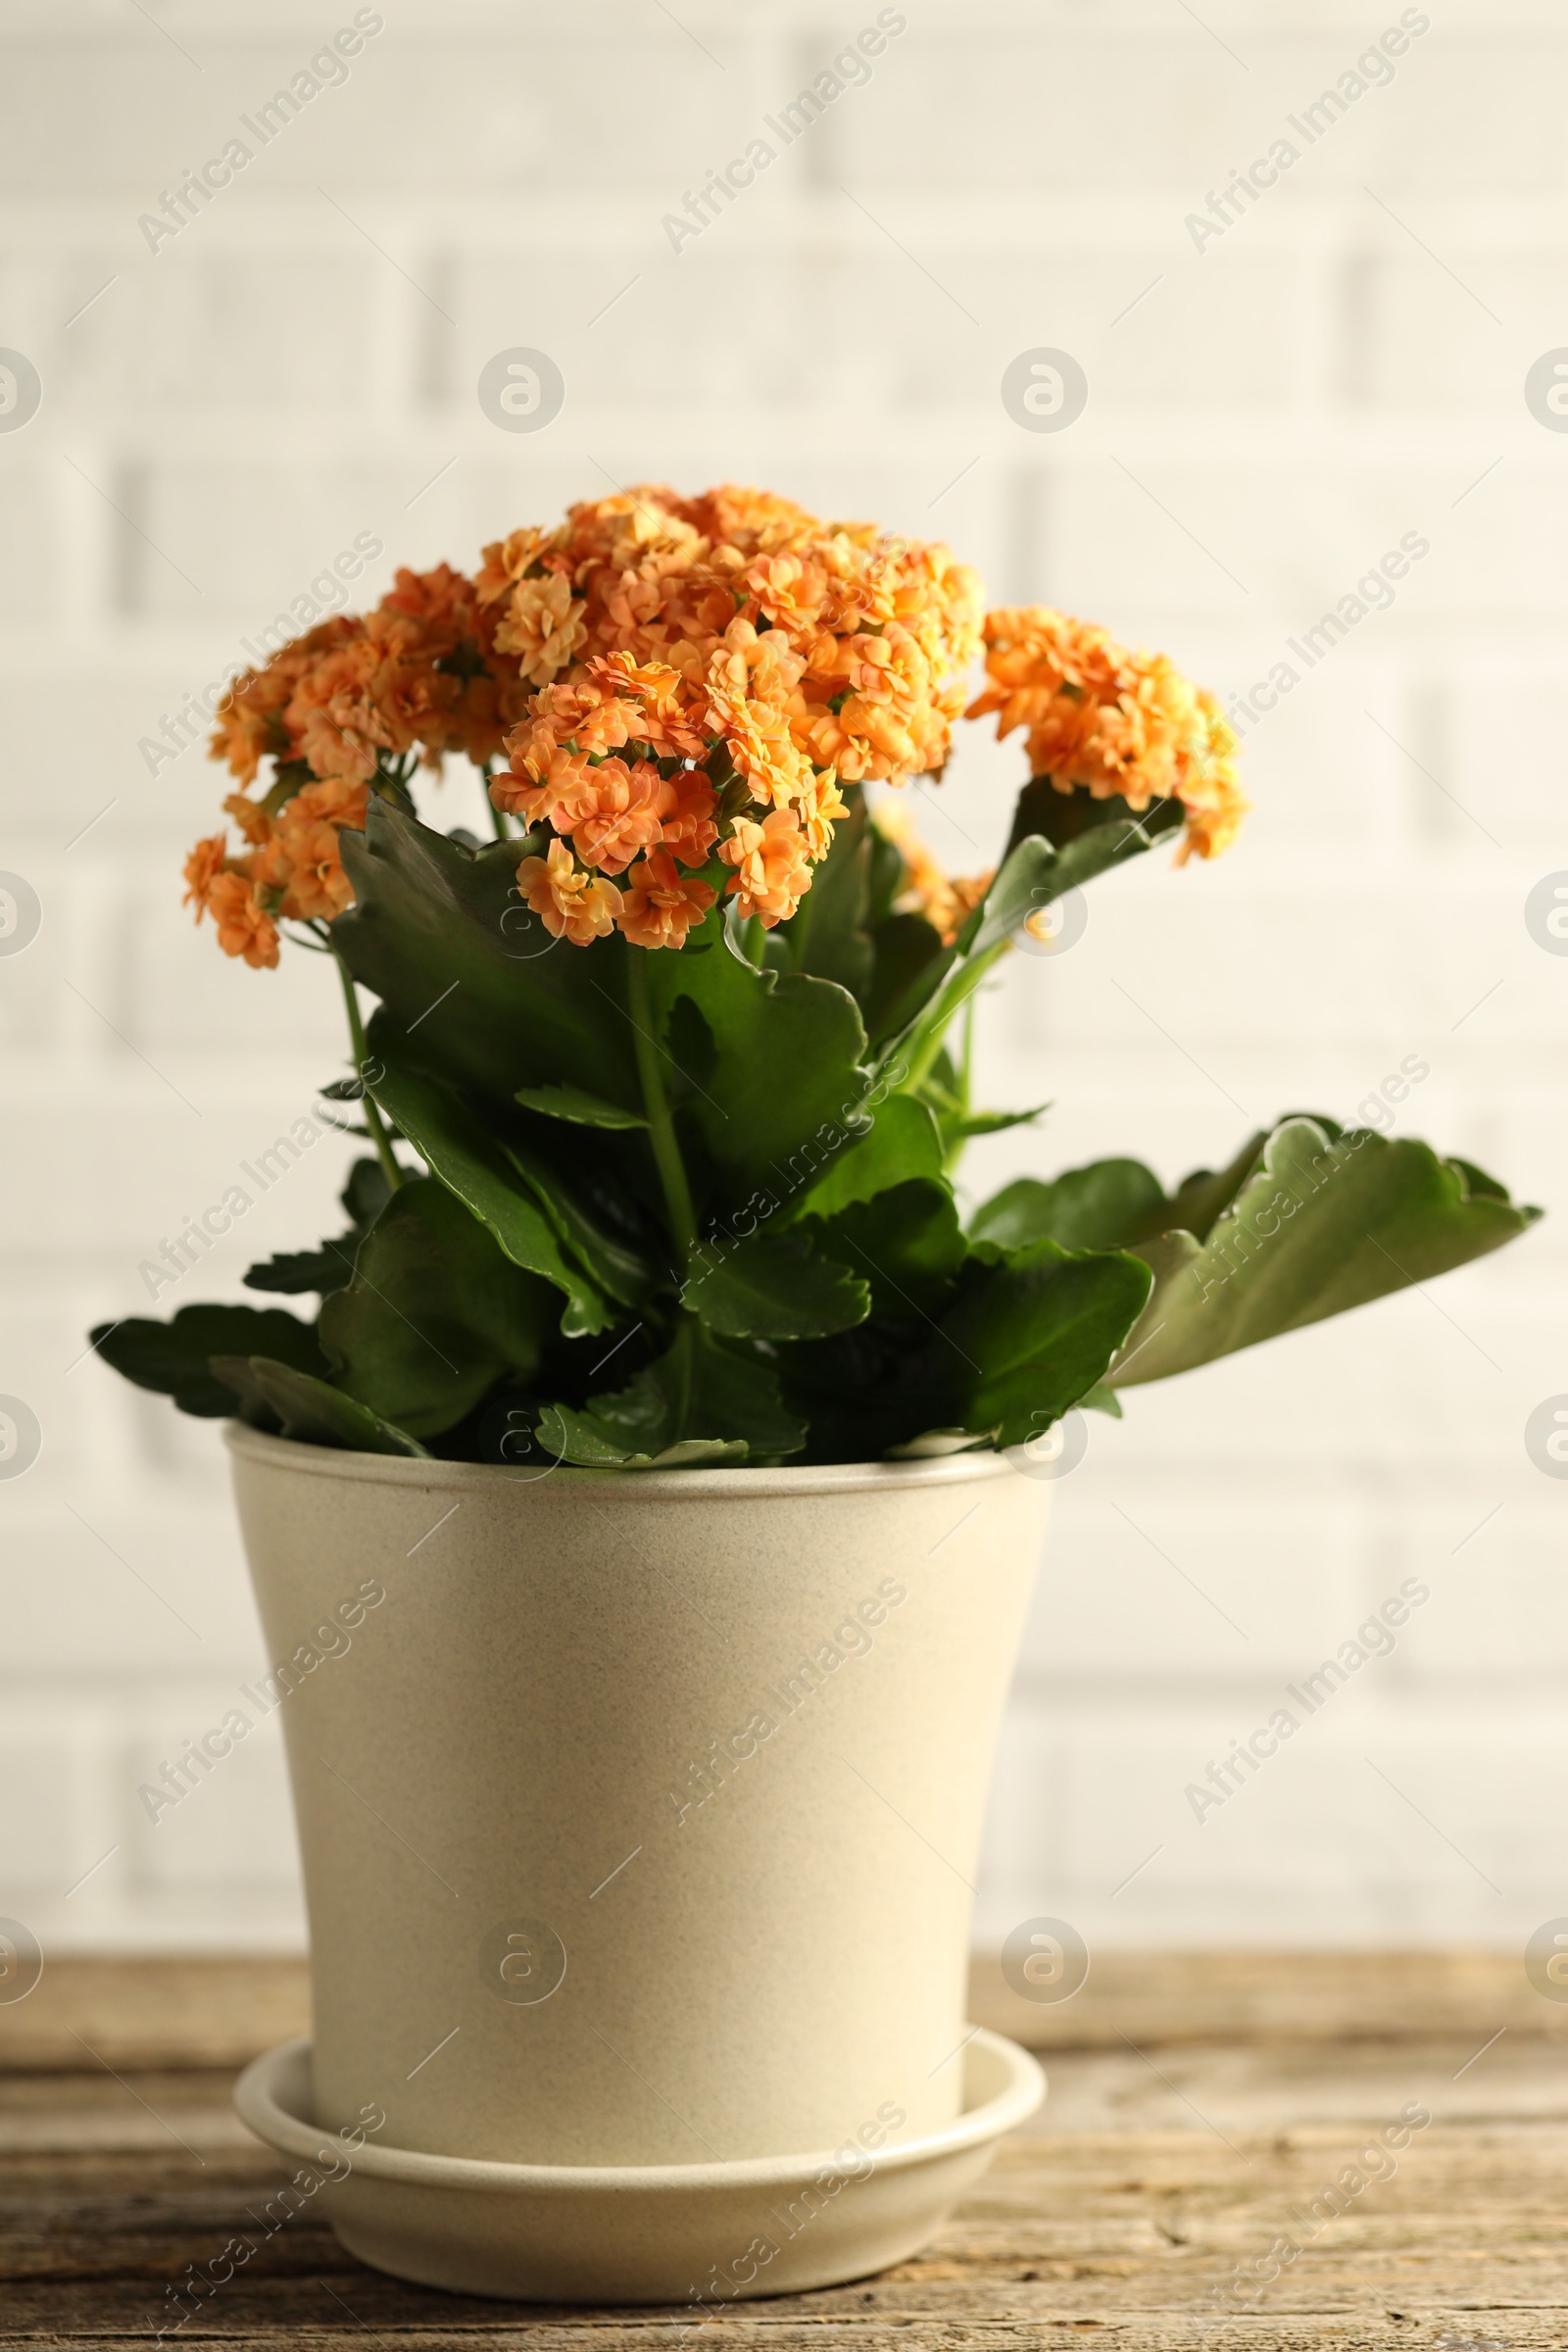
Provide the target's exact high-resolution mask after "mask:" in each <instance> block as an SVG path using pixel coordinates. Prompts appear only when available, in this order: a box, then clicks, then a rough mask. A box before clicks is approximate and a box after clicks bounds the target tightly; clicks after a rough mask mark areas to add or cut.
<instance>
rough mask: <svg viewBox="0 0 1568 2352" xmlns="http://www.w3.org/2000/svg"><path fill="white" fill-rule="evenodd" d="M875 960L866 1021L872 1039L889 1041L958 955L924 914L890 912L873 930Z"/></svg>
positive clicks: (933, 990) (915, 1012) (919, 1008)
mask: <svg viewBox="0 0 1568 2352" xmlns="http://www.w3.org/2000/svg"><path fill="white" fill-rule="evenodd" d="M871 945H872V949H873V951H874V955H875V962H874V965H873V968H872V973H871V985H870V988H869V990H868V992H867V994H866V999H865V1026H866V1030H867V1033H868V1035H869V1036H870V1038H871V1039H872V1041H873V1043H874V1044H876V1045H878V1046H882V1045H886V1043H887V1042H888V1040H889V1039H890V1038H894V1037H898V1036H899V1035H901V1034H902V1032H903V1031H904V1030H906V1029H907V1027H908V1026H909V1023H910V1022H911V1021H912V1020H914V1019H915V1018H916V1017H917V1015H918V1014H919V1013H921V1012H922V1011H923V1010H924V1009H925V1006H926V1005H928V1004H929V1003H930V1001H931V999H932V998H933V997H934V996H935V994H936V992H937V990H938V989H939V988H940V987H941V985H942V982H943V980H944V979H945V977H946V976H947V974H948V972H949V971H950V970H951V968H952V966H953V963H954V961H955V959H956V955H957V950H956V948H945V947H944V946H943V944H942V934H941V932H940V931H938V929H937V928H936V925H935V924H934V923H928V922H927V921H926V919H925V916H924V915H923V914H890V915H887V916H885V917H884V919H883V920H882V921H881V922H880V923H878V924H877V926H876V928H875V930H874V931H873V932H872V934H871Z"/></svg>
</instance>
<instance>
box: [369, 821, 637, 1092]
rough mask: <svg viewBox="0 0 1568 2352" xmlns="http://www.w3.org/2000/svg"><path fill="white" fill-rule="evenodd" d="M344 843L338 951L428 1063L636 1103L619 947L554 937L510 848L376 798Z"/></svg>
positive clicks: (471, 1077)
mask: <svg viewBox="0 0 1568 2352" xmlns="http://www.w3.org/2000/svg"><path fill="white" fill-rule="evenodd" d="M339 842H340V846H341V848H342V852H343V862H344V866H345V868H346V870H347V872H348V875H349V879H350V880H351V881H352V882H353V884H354V893H355V904H354V905H353V906H352V907H348V908H347V909H346V910H345V911H344V912H343V913H342V914H340V915H339V916H338V917H337V918H336V920H335V921H334V923H333V924H332V943H333V946H334V947H335V948H336V949H337V951H338V953H339V954H340V955H341V956H342V957H343V959H344V961H345V963H346V964H347V965H348V967H349V970H350V971H351V972H352V973H353V974H354V977H355V978H356V979H357V980H361V981H363V982H364V984H365V985H366V987H367V988H369V989H372V990H373V991H374V992H375V994H376V995H377V996H378V997H379V998H380V1000H381V1003H382V1005H383V1006H384V1007H385V1010H386V1014H387V1018H388V1020H389V1021H390V1022H392V1023H393V1024H395V1027H396V1030H397V1032H398V1033H399V1034H400V1035H401V1036H403V1037H405V1038H411V1039H414V1040H416V1041H417V1046H418V1050H419V1053H420V1055H421V1057H422V1058H423V1059H425V1060H426V1061H427V1063H428V1064H429V1065H430V1066H432V1067H434V1068H436V1069H439V1070H440V1071H441V1072H442V1073H443V1074H444V1075H449V1076H450V1077H451V1078H452V1079H453V1080H454V1081H455V1082H457V1083H461V1084H466V1085H469V1086H474V1087H477V1088H480V1089H481V1090H483V1091H484V1092H486V1093H489V1094H491V1095H494V1096H495V1097H497V1098H498V1099H499V1100H500V1101H501V1102H503V1103H511V1102H512V1101H513V1100H514V1098H515V1095H516V1092H517V1089H518V1088H519V1087H523V1086H550V1085H568V1086H576V1087H582V1088H583V1089H584V1090H585V1091H586V1092H587V1093H589V1094H592V1095H597V1096H600V1097H602V1098H603V1099H604V1100H605V1101H606V1102H608V1103H621V1104H623V1105H624V1106H626V1107H627V1108H630V1109H640V1108H641V1106H642V1098H641V1095H640V1093H639V1091H638V1086H637V1071H636V1062H635V1057H634V1054H633V1051H632V1046H633V1033H632V1029H631V1024H630V1022H629V1020H628V1018H627V1015H626V1008H625V1007H626V954H625V942H624V940H622V939H621V938H620V937H619V935H618V934H615V935H613V936H612V937H610V938H608V939H601V940H596V941H595V942H594V944H593V945H592V946H591V947H587V948H576V947H573V946H572V945H571V944H570V943H569V942H568V941H564V940H552V939H551V937H550V935H549V933H548V932H547V931H546V930H545V929H544V926H543V925H542V923H541V922H540V921H539V918H538V916H537V915H534V914H531V913H530V912H529V910H528V909H527V907H525V906H524V905H523V904H522V902H521V900H519V898H518V897H517V893H516V889H515V877H516V870H517V860H518V856H519V852H520V849H521V845H520V844H519V843H518V842H516V841H510V842H493V843H489V844H487V845H486V847H485V848H483V849H480V850H470V849H466V848H465V847H464V845H463V844H462V843H461V842H455V841H449V840H448V839H447V838H446V836H445V835H444V834H442V833H437V832H435V831H433V830H432V829H431V828H430V827H429V826H427V825H421V824H420V823H419V822H418V821H417V818H415V817H413V816H411V815H407V814H405V813H404V812H403V811H402V810H400V809H394V808H392V807H391V806H390V805H389V804H388V803H387V802H385V801H384V800H381V799H379V798H377V797H376V796H374V795H372V796H371V800H370V806H369V809H368V815H367V820H366V828H365V831H364V832H363V833H356V832H353V831H350V830H348V829H345V830H344V831H343V832H342V833H341V834H340V835H339ZM667 960H670V961H673V960H675V959H674V958H673V957H670V958H667Z"/></svg>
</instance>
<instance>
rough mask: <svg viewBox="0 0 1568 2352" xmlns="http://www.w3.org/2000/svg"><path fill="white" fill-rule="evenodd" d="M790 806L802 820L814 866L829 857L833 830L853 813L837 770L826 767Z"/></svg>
mask: <svg viewBox="0 0 1568 2352" xmlns="http://www.w3.org/2000/svg"><path fill="white" fill-rule="evenodd" d="M790 806H791V807H792V808H793V809H794V811H795V814H796V816H797V817H798V819H799V820H800V825H801V830H802V831H803V832H804V833H805V835H806V846H807V849H808V851H809V853H810V857H811V859H812V862H813V863H814V862H815V861H816V859H817V858H825V857H826V856H827V854H828V852H829V850H830V849H831V848H832V847H833V828H834V826H835V825H836V824H837V823H838V821H839V818H840V817H841V816H848V815H849V813H850V811H849V809H848V806H847V805H846V803H845V800H844V796H843V794H842V793H841V792H840V791H839V783H838V778H837V776H836V775H835V774H834V772H833V770H832V769H831V768H830V767H825V768H824V769H823V770H822V773H821V774H820V775H819V776H817V775H813V776H812V778H811V780H810V782H809V784H806V785H804V786H803V787H802V789H801V790H800V792H798V793H797V794H796V796H795V799H794V800H793V802H792V803H791V804H790Z"/></svg>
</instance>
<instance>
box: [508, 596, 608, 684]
mask: <svg viewBox="0 0 1568 2352" xmlns="http://www.w3.org/2000/svg"><path fill="white" fill-rule="evenodd" d="M582 613H583V607H582V602H581V600H580V598H577V597H574V596H573V595H572V593H571V582H570V581H569V580H568V579H567V578H566V577H565V575H564V573H563V572H559V571H552V572H546V573H545V574H544V576H543V577H542V578H540V579H533V580H518V582H517V583H516V586H515V588H514V589H513V591H512V594H511V596H510V598H509V599H508V601H507V604H506V605H505V607H504V608H503V611H502V614H501V618H500V619H499V620H498V621H497V623H496V634H495V645H496V651H497V653H500V654H515V656H516V657H517V668H518V670H519V672H520V673H521V675H522V676H523V677H525V678H528V679H530V680H531V681H532V683H533V684H534V685H535V686H548V685H549V684H550V682H551V680H552V679H553V678H556V677H559V676H560V674H561V672H562V671H563V670H564V668H565V667H566V665H567V663H568V662H570V661H571V659H572V657H573V655H574V654H576V653H577V652H578V650H579V648H580V647H581V645H582V643H583V640H584V638H585V636H586V634H587V632H586V631H585V629H584V628H583V625H582Z"/></svg>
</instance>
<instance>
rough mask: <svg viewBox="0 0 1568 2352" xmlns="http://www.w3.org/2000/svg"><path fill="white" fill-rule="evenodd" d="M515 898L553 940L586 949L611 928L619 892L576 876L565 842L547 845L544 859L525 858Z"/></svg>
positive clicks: (586, 876) (591, 877) (588, 877)
mask: <svg viewBox="0 0 1568 2352" xmlns="http://www.w3.org/2000/svg"><path fill="white" fill-rule="evenodd" d="M517 895H518V896H519V898H521V899H522V901H523V902H524V904H525V905H526V906H527V907H530V908H531V909H532V911H533V912H534V913H535V914H536V915H538V917H539V919H540V921H541V922H542V923H543V924H544V927H545V929H546V930H547V931H548V932H550V933H551V935H552V936H553V937H554V938H556V939H562V938H565V939H569V940H570V942H571V944H572V946H573V947H574V948H586V947H587V946H588V945H589V944H590V942H591V941H593V940H596V939H602V938H603V937H604V935H605V933H606V932H607V931H611V930H613V928H614V921H615V917H616V915H617V914H618V913H619V912H620V907H621V897H620V892H619V891H618V890H617V889H616V888H615V885H614V884H613V882H606V881H604V880H603V879H602V878H601V877H600V876H599V875H597V874H587V873H579V872H578V871H577V869H576V868H575V867H574V866H573V864H572V862H571V852H570V851H569V850H568V849H567V847H566V845H565V843H564V841H553V842H552V843H551V844H550V855H549V858H523V860H522V862H521V864H520V865H519V866H518V868H517Z"/></svg>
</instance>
